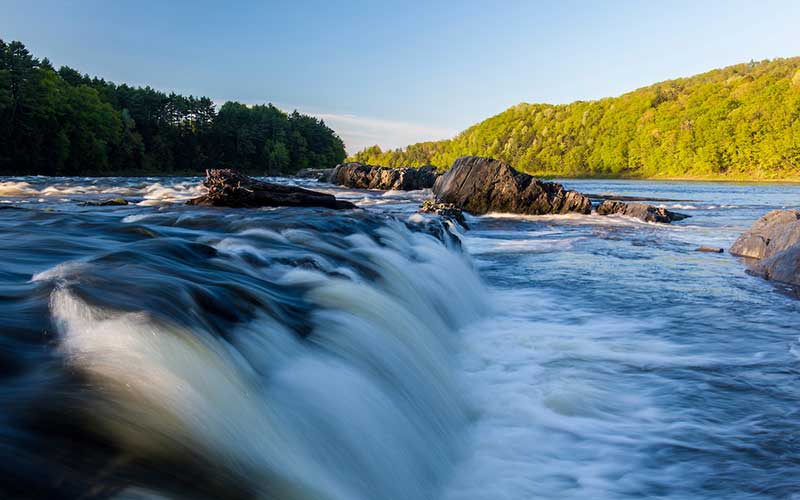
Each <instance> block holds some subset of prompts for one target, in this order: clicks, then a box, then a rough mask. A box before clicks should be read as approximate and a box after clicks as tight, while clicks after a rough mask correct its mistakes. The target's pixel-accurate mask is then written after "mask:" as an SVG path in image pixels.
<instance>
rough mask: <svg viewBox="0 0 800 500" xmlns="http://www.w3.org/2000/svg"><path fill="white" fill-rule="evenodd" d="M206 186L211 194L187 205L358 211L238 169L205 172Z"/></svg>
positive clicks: (323, 195)
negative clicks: (261, 179) (244, 173)
mask: <svg viewBox="0 0 800 500" xmlns="http://www.w3.org/2000/svg"><path fill="white" fill-rule="evenodd" d="M203 185H204V186H205V187H206V188H208V192H207V193H206V194H204V195H203V196H199V197H197V198H193V199H191V200H189V201H188V202H187V204H188V205H200V206H206V207H231V208H258V207H323V208H332V209H348V208H356V206H355V205H353V204H352V203H350V202H349V201H343V200H337V199H336V197H335V196H333V195H331V194H326V193H320V192H317V191H312V190H310V189H303V188H300V187H297V186H285V185H282V184H273V183H271V182H263V181H259V180H256V179H253V178H252V177H248V176H246V175H243V174H241V173H239V172H237V171H235V170H230V169H214V170H206V179H205V181H203Z"/></svg>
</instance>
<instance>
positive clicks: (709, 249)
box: [694, 246, 725, 253]
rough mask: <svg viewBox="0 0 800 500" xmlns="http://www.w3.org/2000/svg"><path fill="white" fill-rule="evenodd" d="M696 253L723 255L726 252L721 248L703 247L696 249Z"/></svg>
mask: <svg viewBox="0 0 800 500" xmlns="http://www.w3.org/2000/svg"><path fill="white" fill-rule="evenodd" d="M694 251H695V252H708V253H723V252H724V251H725V250H723V249H722V248H719V247H706V246H701V247H697V248H695V249H694Z"/></svg>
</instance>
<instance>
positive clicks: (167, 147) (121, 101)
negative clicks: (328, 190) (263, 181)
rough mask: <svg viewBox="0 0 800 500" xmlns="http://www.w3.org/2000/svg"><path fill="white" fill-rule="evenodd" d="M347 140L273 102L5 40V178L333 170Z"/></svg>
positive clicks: (0, 91) (0, 116) (1, 94)
mask: <svg viewBox="0 0 800 500" xmlns="http://www.w3.org/2000/svg"><path fill="white" fill-rule="evenodd" d="M345 156H346V154H345V150H344V143H343V142H342V140H341V139H340V138H339V137H338V136H337V135H336V133H335V132H334V131H333V130H331V129H330V128H328V127H327V126H326V125H325V123H324V122H323V121H322V120H318V119H316V118H314V117H311V116H306V115H302V114H300V113H298V112H297V111H294V112H293V113H290V114H287V113H285V112H283V111H281V110H280V109H278V108H276V107H275V106H273V105H271V104H267V105H257V106H246V105H244V104H240V103H238V102H226V103H225V104H223V105H222V106H221V107H220V108H219V110H217V109H216V106H215V105H214V103H213V102H212V100H211V99H209V98H208V97H194V96H189V97H185V96H182V95H178V94H175V93H170V94H166V93H164V92H160V91H157V90H154V89H152V88H150V87H144V88H141V87H132V86H129V85H125V84H121V85H116V84H114V83H112V82H109V81H106V80H104V79H101V78H97V77H94V78H91V77H89V76H88V75H85V74H84V75H82V74H81V73H80V72H78V71H76V70H75V69H73V68H69V67H66V66H62V67H61V68H59V69H58V70H56V69H55V68H54V67H53V65H52V64H51V63H50V61H49V60H48V59H46V58H45V59H42V60H39V59H37V58H35V57H34V56H32V55H31V54H30V53H29V51H28V50H27V49H26V48H25V46H24V45H23V44H22V43H20V42H17V41H12V42H9V43H6V42H5V41H3V40H2V39H0V175H26V174H37V175H171V174H174V175H178V174H193V173H197V172H202V171H203V169H205V168H214V167H229V168H236V169H239V170H241V171H244V172H247V173H250V174H255V175H266V174H276V173H291V172H295V171H297V170H299V169H302V168H314V167H320V168H325V167H332V166H334V165H336V164H337V163H340V162H341V161H343V160H344V158H345Z"/></svg>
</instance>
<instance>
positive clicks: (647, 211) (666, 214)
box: [596, 200, 689, 224]
mask: <svg viewBox="0 0 800 500" xmlns="http://www.w3.org/2000/svg"><path fill="white" fill-rule="evenodd" d="M596 211H597V214H598V215H625V216H627V217H634V218H637V219H641V220H643V221H645V222H659V223H662V224H669V223H670V222H674V221H678V220H683V219H685V218H687V217H689V216H688V215H684V214H679V213H676V212H670V211H669V210H667V209H666V208H660V207H654V206H653V205H648V204H646V203H623V202H621V201H613V200H605V201H604V202H603V203H601V204H599V205H598V206H597V209H596Z"/></svg>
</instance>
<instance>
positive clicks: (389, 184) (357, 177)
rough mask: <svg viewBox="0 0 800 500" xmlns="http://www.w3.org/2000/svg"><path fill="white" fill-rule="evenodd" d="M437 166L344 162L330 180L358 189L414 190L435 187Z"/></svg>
mask: <svg viewBox="0 0 800 500" xmlns="http://www.w3.org/2000/svg"><path fill="white" fill-rule="evenodd" d="M435 180H436V167H433V166H430V165H428V166H425V167H420V168H410V167H409V168H389V167H378V166H374V165H365V164H364V163H357V162H352V163H342V164H340V165H336V168H334V169H333V172H331V175H330V180H329V182H331V183H333V184H338V185H340V186H346V187H351V188H358V189H386V190H389V189H398V190H401V191H414V190H417V189H427V188H431V187H433V182H434V181H435Z"/></svg>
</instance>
